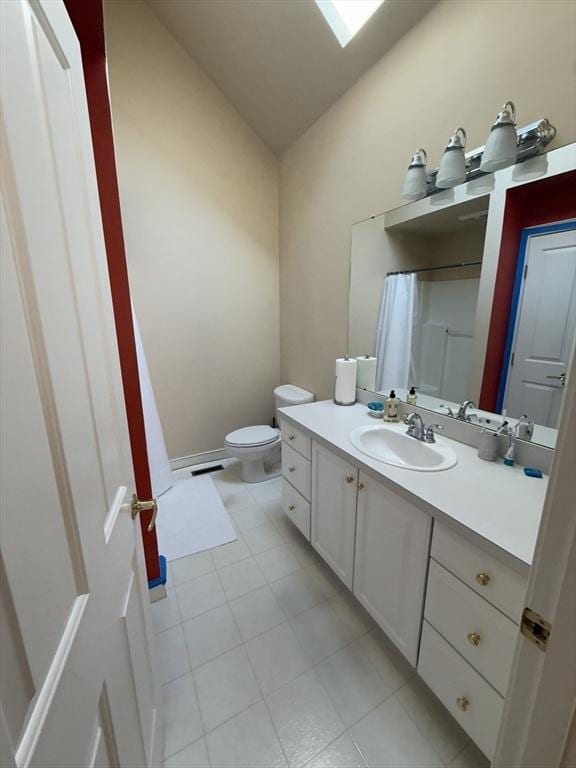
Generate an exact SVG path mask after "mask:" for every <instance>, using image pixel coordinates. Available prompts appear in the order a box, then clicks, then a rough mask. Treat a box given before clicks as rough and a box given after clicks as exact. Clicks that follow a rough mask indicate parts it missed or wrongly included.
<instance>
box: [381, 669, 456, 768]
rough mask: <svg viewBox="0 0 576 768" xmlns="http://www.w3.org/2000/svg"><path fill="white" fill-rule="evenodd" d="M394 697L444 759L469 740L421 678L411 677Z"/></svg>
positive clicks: (453, 756) (449, 758) (446, 760)
mask: <svg viewBox="0 0 576 768" xmlns="http://www.w3.org/2000/svg"><path fill="white" fill-rule="evenodd" d="M396 697H397V698H398V700H399V701H400V704H402V706H403V707H404V709H405V710H406V712H407V713H408V714H409V715H410V717H411V718H412V720H414V722H415V723H416V725H417V726H418V728H419V730H420V732H421V733H422V734H424V736H425V738H426V740H427V741H428V742H429V743H430V744H431V746H432V747H433V749H434V751H435V752H436V753H437V754H438V755H439V756H440V758H441V759H442V760H443V762H444V763H446V764H448V763H450V762H451V761H452V760H454V758H455V757H456V756H457V755H458V754H459V753H460V752H461V751H462V750H463V749H464V747H465V746H466V744H467V743H468V741H469V738H468V735H467V734H466V733H465V732H464V731H463V730H462V728H461V727H460V726H459V725H458V723H457V722H456V720H455V719H454V718H453V717H452V715H450V713H449V712H448V710H447V709H446V708H445V707H444V706H443V705H442V704H441V703H440V702H439V701H438V699H437V698H436V697H435V696H434V695H433V694H432V692H431V691H430V689H429V688H428V687H427V686H426V685H425V684H424V683H423V682H422V680H421V679H420V678H419V677H417V676H416V677H413V678H412V680H410V681H409V682H408V683H406V685H405V686H404V687H403V688H400V690H399V691H398V692H397V694H396Z"/></svg>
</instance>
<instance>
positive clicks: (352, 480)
mask: <svg viewBox="0 0 576 768" xmlns="http://www.w3.org/2000/svg"><path fill="white" fill-rule="evenodd" d="M346 482H347V483H348V485H350V483H353V482H354V478H353V477H352V475H348V477H347V478H346Z"/></svg>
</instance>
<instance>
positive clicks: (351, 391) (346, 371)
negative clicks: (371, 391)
mask: <svg viewBox="0 0 576 768" xmlns="http://www.w3.org/2000/svg"><path fill="white" fill-rule="evenodd" d="M356 367H357V366H356V360H351V359H350V358H349V357H339V358H338V359H337V360H336V386H335V388H334V402H335V403H337V404H338V405H353V404H354V403H355V402H356Z"/></svg>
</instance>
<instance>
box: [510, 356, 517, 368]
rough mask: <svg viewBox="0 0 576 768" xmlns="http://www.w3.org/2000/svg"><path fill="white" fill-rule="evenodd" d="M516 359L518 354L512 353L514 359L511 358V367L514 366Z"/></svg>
mask: <svg viewBox="0 0 576 768" xmlns="http://www.w3.org/2000/svg"><path fill="white" fill-rule="evenodd" d="M515 357H516V352H512V357H511V358H510V367H512V366H513V365H514V358H515Z"/></svg>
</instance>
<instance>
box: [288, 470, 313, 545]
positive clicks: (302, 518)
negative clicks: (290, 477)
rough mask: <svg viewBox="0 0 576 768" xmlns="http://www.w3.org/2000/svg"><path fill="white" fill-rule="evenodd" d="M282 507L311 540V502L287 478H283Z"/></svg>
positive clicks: (301, 531)
mask: <svg viewBox="0 0 576 768" xmlns="http://www.w3.org/2000/svg"><path fill="white" fill-rule="evenodd" d="M282 509H283V510H284V512H286V514H287V515H288V517H289V518H290V520H292V522H293V523H294V525H295V526H296V528H298V530H299V531H300V533H302V534H304V536H305V537H306V538H307V539H308V541H310V502H309V501H306V499H305V498H304V496H301V495H300V494H299V493H298V491H297V490H296V488H294V487H293V486H291V485H290V483H289V482H288V481H287V480H284V479H283V480H282Z"/></svg>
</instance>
